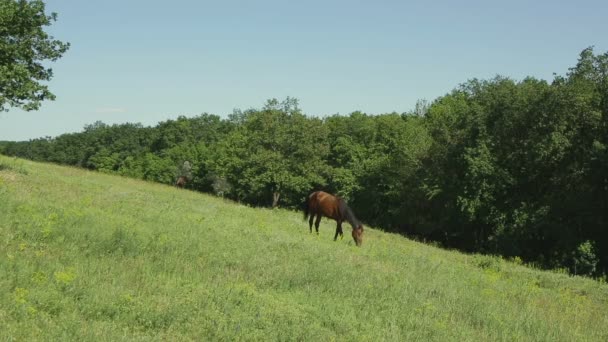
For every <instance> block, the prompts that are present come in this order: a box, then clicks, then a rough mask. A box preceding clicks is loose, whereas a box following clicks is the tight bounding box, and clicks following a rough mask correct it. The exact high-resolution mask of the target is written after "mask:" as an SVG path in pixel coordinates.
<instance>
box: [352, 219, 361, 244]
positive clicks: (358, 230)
mask: <svg viewBox="0 0 608 342" xmlns="http://www.w3.org/2000/svg"><path fill="white" fill-rule="evenodd" d="M353 239H354V240H355V244H356V245H357V246H359V247H361V244H362V243H363V225H361V224H360V225H359V227H357V228H355V229H353Z"/></svg>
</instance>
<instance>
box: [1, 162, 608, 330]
mask: <svg viewBox="0 0 608 342" xmlns="http://www.w3.org/2000/svg"><path fill="white" fill-rule="evenodd" d="M334 227H335V225H334V223H333V222H330V221H325V220H324V221H323V223H322V226H321V229H320V230H321V234H320V236H319V237H317V236H314V235H310V234H309V232H308V227H307V223H305V222H304V221H302V215H301V214H300V213H294V212H290V211H285V210H267V209H254V208H249V207H245V206H241V205H237V204H234V203H231V202H228V201H223V200H221V199H218V198H214V197H210V196H206V195H203V194H199V193H195V192H191V191H185V190H179V189H175V188H171V187H168V186H163V185H158V184H150V183H145V182H142V181H138V180H132V179H125V178H120V177H115V176H110V175H104V174H98V173H92V172H87V171H83V170H78V169H72V168H66V167H59V166H54V165H47V164H37V163H32V162H28V161H23V160H17V159H12V158H7V157H2V156H0V340H49V339H52V340H83V339H84V340H99V339H103V340H113V341H119V340H134V339H140V340H310V341H328V340H362V341H378V340H392V341H404V340H407V341H415V340H420V341H433V340H435V341H448V340H453V341H465V340H466V341H484V340H486V341H515V340H517V341H606V340H608V286H607V285H605V284H600V283H599V282H596V281H592V280H588V279H583V278H579V277H569V276H567V275H564V274H558V273H550V272H541V271H537V270H532V269H529V268H526V267H523V266H520V265H516V264H514V263H507V262H505V261H503V260H501V259H499V258H494V257H489V256H479V255H464V254H460V253H456V252H452V251H445V250H441V249H437V248H433V247H430V246H427V245H423V244H420V243H416V242H413V241H410V240H408V239H405V238H403V237H400V236H397V235H393V234H386V233H382V232H380V231H377V230H374V229H367V230H366V235H365V237H364V244H363V247H362V248H357V247H355V246H354V245H353V242H352V239H350V232H349V231H347V232H346V234H345V235H346V236H348V237H349V238H345V239H344V240H342V241H338V242H333V241H332V237H333V233H334Z"/></svg>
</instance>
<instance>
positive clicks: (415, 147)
mask: <svg viewBox="0 0 608 342" xmlns="http://www.w3.org/2000/svg"><path fill="white" fill-rule="evenodd" d="M607 145H608V53H606V54H603V55H595V54H594V52H593V50H592V49H591V48H589V49H585V50H584V51H583V52H582V53H581V55H580V58H579V60H578V63H577V64H576V66H575V67H573V68H571V69H570V70H569V72H568V73H567V74H566V76H556V77H555V78H554V80H553V81H552V82H551V83H548V82H546V81H543V80H537V79H534V78H526V79H524V80H523V81H520V82H516V81H514V80H511V79H508V78H503V77H496V78H494V79H491V80H471V81H469V82H467V83H465V84H463V85H461V86H459V87H458V88H456V89H454V90H453V91H452V92H451V93H449V94H447V95H445V96H443V97H440V98H438V99H436V100H435V101H433V102H430V103H425V102H419V103H418V105H417V107H416V109H415V110H414V111H412V112H408V113H402V114H397V113H390V114H382V115H368V114H365V113H361V112H354V113H352V114H350V115H348V116H339V115H334V116H329V117H326V118H323V119H321V118H316V117H311V116H307V115H305V114H303V113H302V112H301V110H300V109H299V108H298V103H297V100H295V99H292V98H287V99H286V100H284V101H282V102H279V101H277V100H275V99H273V100H269V101H268V102H267V103H266V104H265V106H264V107H263V108H262V109H251V110H246V111H235V112H234V113H233V114H232V115H230V116H229V117H228V118H226V119H222V118H221V117H219V116H216V115H210V114H203V115H200V116H197V117H194V118H186V117H179V118H177V119H176V120H168V121H165V122H161V123H159V124H158V125H156V126H155V127H144V126H142V125H140V124H121V125H106V124H103V123H101V122H97V123H95V124H92V125H89V126H86V127H85V129H84V131H83V132H80V133H73V134H64V135H61V136H58V137H56V138H42V139H35V140H31V141H27V142H2V143H0V152H1V153H3V154H7V155H14V156H19V157H24V158H29V159H32V160H38V161H47V162H55V163H60V164H67V165H75V166H79V167H83V168H88V169H92V170H98V171H102V172H109V173H114V174H119V175H123V176H128V177H135V178H141V179H146V180H150V181H155V182H161V183H165V184H172V183H174V182H175V180H176V178H177V177H178V176H186V177H187V178H188V180H189V183H188V184H187V187H188V188H190V189H194V190H198V191H203V192H210V193H215V194H217V195H220V196H224V197H227V198H231V199H234V200H237V201H240V202H244V203H248V204H251V205H257V206H276V205H280V206H284V207H291V208H298V207H299V206H300V204H301V203H302V202H303V200H304V198H305V196H306V195H307V194H308V193H309V192H310V191H312V190H315V189H324V190H327V191H330V192H334V193H337V194H339V195H341V196H343V197H345V198H346V199H348V201H349V203H350V204H351V205H352V207H353V209H354V210H355V212H356V213H357V215H358V216H359V217H360V219H362V220H363V221H365V222H367V223H369V224H372V225H376V226H379V227H382V228H383V229H386V230H391V231H395V232H399V233H403V234H406V235H409V236H413V237H419V238H424V239H431V240H435V241H438V242H439V243H441V244H443V245H444V246H447V247H454V248H459V249H462V250H465V251H476V252H483V253H494V254H501V255H504V256H507V257H518V258H521V259H522V260H524V261H528V262H534V263H536V264H537V265H539V266H543V267H549V268H556V267H560V268H568V269H569V270H570V271H571V272H573V273H576V274H586V275H595V276H601V275H604V274H606V270H607V267H608V220H607V215H608V151H607V149H606V147H607Z"/></svg>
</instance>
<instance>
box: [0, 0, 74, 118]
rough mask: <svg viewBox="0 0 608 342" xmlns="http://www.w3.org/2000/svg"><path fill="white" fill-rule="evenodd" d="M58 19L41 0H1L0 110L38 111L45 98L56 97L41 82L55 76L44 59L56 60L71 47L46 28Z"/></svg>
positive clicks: (51, 98)
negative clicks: (13, 108) (46, 11)
mask: <svg viewBox="0 0 608 342" xmlns="http://www.w3.org/2000/svg"><path fill="white" fill-rule="evenodd" d="M56 20H57V14H56V13H51V14H50V15H47V14H46V13H45V5H44V2H42V1H40V0H33V1H27V0H2V1H0V110H8V108H9V107H17V108H21V109H24V110H28V111H29V110H36V109H38V108H39V107H40V104H41V102H42V101H44V100H53V99H55V95H53V93H51V92H50V91H49V89H48V86H47V85H44V84H42V83H41V82H44V81H49V80H50V79H51V78H52V77H53V70H52V69H51V68H46V67H45V66H44V65H43V62H44V61H47V60H50V61H55V60H57V59H58V58H60V57H61V56H62V55H63V54H64V53H65V52H66V51H67V49H68V48H69V43H63V42H61V41H59V40H56V39H54V37H52V36H49V35H48V34H47V33H46V32H45V31H44V28H45V26H49V25H51V23H52V22H54V21H56Z"/></svg>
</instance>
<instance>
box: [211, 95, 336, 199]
mask: <svg viewBox="0 0 608 342" xmlns="http://www.w3.org/2000/svg"><path fill="white" fill-rule="evenodd" d="M232 120H234V121H235V122H236V123H235V124H236V125H237V128H236V129H235V130H233V131H232V132H231V133H230V134H229V135H227V136H226V138H225V139H224V140H223V141H222V142H220V144H219V146H218V149H217V150H216V158H215V160H214V162H213V164H214V166H213V168H214V170H215V173H216V174H217V175H221V176H223V177H225V178H226V180H227V181H228V182H229V183H230V184H231V185H232V191H233V192H234V193H233V195H234V196H235V197H236V198H238V199H239V200H245V201H248V202H250V203H255V204H266V203H268V200H269V199H271V200H272V206H273V207H276V206H277V205H278V204H279V201H281V202H282V203H284V204H287V205H296V204H299V203H300V201H301V200H303V198H301V196H302V194H306V193H307V192H308V191H310V189H312V188H314V187H315V186H318V185H319V184H322V183H324V182H325V180H324V178H323V174H324V173H325V169H324V168H325V166H326V163H325V161H324V158H325V157H326V155H327V153H328V146H327V133H326V130H325V128H324V126H323V124H322V121H321V120H319V119H310V118H307V117H306V116H305V115H304V114H302V113H301V112H300V110H299V108H298V107H297V101H296V100H295V99H291V98H287V99H286V100H285V101H282V102H279V101H277V100H276V99H272V100H269V101H268V102H267V103H266V106H265V107H264V108H263V109H262V110H250V111H246V112H245V113H240V114H238V115H234V116H233V118H232Z"/></svg>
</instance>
